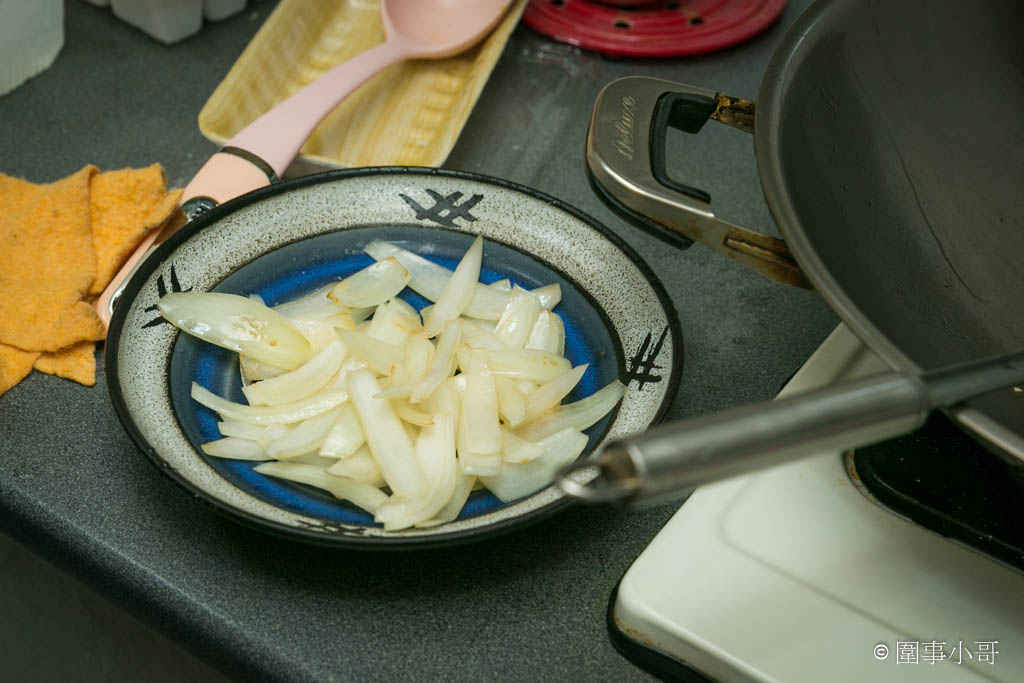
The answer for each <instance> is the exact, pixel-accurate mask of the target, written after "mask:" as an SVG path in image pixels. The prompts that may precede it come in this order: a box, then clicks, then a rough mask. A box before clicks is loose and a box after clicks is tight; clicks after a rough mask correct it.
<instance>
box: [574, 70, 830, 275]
mask: <svg viewBox="0 0 1024 683" xmlns="http://www.w3.org/2000/svg"><path fill="white" fill-rule="evenodd" d="M708 119H713V120H715V121H718V122H720V123H726V124H728V125H731V126H734V127H736V128H739V129H740V130H744V131H746V132H748V133H753V132H754V103H753V102H751V101H749V100H739V99H735V98H732V97H728V96H726V95H723V94H721V93H715V92H712V91H710V90H704V89H703V88H695V87H692V86H688V85H682V84H680V83H673V82H671V81H665V80H661V79H658V78H647V77H642V76H631V77H628V78H620V79H619V80H617V81H613V82H612V83H609V84H608V85H607V86H605V87H604V89H603V90H602V91H601V92H600V94H598V96H597V101H596V102H595V103H594V112H593V114H592V115H591V118H590V129H589V131H588V132H587V170H588V172H589V174H590V179H591V181H592V183H593V185H594V187H595V188H596V189H597V190H598V193H599V194H600V195H601V196H602V197H603V198H604V199H606V200H607V201H608V202H609V203H610V204H611V205H612V207H613V208H615V209H616V210H618V211H619V212H621V213H622V214H624V215H625V216H626V217H627V218H629V219H630V220H631V221H632V222H633V223H634V224H635V225H637V226H638V227H640V228H642V229H644V230H646V231H648V232H650V233H651V234H653V235H655V236H656V237H658V238H660V239H662V240H664V241H666V242H668V243H669V244H672V245H673V246H676V247H679V248H682V249H685V248H687V247H689V246H690V245H691V244H692V243H693V242H699V243H701V244H703V245H705V246H708V247H711V248H712V249H714V250H715V251H718V252H721V253H723V254H725V255H726V256H728V257H729V258H731V259H733V260H734V261H737V262H738V263H742V264H743V265H745V266H747V267H748V268H750V269H752V270H754V271H756V272H758V273H760V274H761V275H763V276H765V277H767V278H768V279H770V280H775V281H777V282H782V283H784V284H788V285H794V286H797V287H807V288H810V287H811V284H810V282H809V281H808V280H807V277H806V276H805V275H804V273H803V271H802V270H800V266H798V265H797V263H796V260H795V259H794V258H793V255H792V254H791V253H790V251H789V248H788V247H787V246H786V243H785V242H783V241H782V240H780V239H776V238H774V237H770V236H768V235H764V234H762V233H759V232H755V231H753V230H748V229H746V228H743V227H740V226H738V225H734V224H732V223H729V222H727V221H723V220H721V219H719V218H717V217H716V216H715V214H714V212H712V211H711V206H710V204H711V196H710V195H709V194H708V193H707V192H705V191H704V190H701V189H699V188H696V187H691V186H690V185H685V184H683V183H678V182H676V181H674V180H672V179H671V178H669V177H668V173H667V172H666V166H667V164H666V158H665V137H666V135H667V133H668V129H669V128H676V129H678V130H682V131H684V132H686V133H691V134H695V133H698V132H699V131H700V130H701V129H702V128H703V127H704V124H705V123H706V122H707V120H708Z"/></svg>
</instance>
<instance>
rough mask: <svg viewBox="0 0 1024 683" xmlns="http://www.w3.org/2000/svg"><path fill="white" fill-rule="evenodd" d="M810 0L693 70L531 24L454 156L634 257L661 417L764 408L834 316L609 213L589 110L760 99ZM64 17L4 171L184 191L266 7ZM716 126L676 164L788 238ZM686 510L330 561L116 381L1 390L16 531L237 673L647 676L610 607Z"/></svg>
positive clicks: (592, 514) (19, 113)
mask: <svg viewBox="0 0 1024 683" xmlns="http://www.w3.org/2000/svg"><path fill="white" fill-rule="evenodd" d="M807 4H809V3H808V2H807V1H806V0H790V3H789V6H788V7H787V8H786V10H785V11H784V13H783V15H782V17H781V19H780V20H779V21H778V22H777V23H776V24H775V25H774V26H772V27H771V28H770V29H769V30H768V31H767V32H765V33H764V34H762V35H761V36H759V37H756V38H754V39H753V40H751V41H749V42H748V43H746V44H743V45H741V46H738V47H736V48H733V49H729V50H725V51H723V52H719V53H716V54H713V55H710V56H705V57H697V58H686V59H678V60H657V61H654V60H651V61H648V60H608V59H604V58H601V57H599V56H597V55H594V54H591V53H586V52H581V51H579V50H577V49H575V48H571V47H568V46H565V45H560V44H556V43H554V42H551V41H549V40H547V39H545V38H543V37H541V36H539V35H537V34H535V33H533V32H532V31H530V30H529V29H527V28H526V27H523V26H521V27H520V28H519V29H518V30H517V31H516V32H515V33H514V35H513V36H512V39H511V41H510V42H509V44H508V46H507V48H506V49H505V52H504V54H503V56H502V58H501V60H500V61H499V63H498V65H497V67H496V69H495V70H494V73H493V75H492V76H491V80H490V82H489V84H488V85H487V87H486V88H485V90H484V92H483V95H482V97H481V99H480V101H479V103H478V105H477V107H476V110H475V111H474V113H473V114H472V116H471V117H470V119H469V122H468V125H467V126H466V128H465V130H464V131H463V133H462V136H461V138H460V139H459V142H458V144H457V145H456V147H455V150H454V152H453V153H452V155H451V157H450V158H449V160H448V162H447V164H446V166H447V167H449V168H455V169H462V170H468V171H475V172H480V173H485V174H489V175H494V176H499V177H503V178H507V179H510V180H513V181H516V182H519V183H523V184H525V185H529V186H533V187H536V188H538V189H540V190H543V191H544V192H547V193H549V194H552V195H554V196H556V197H558V198H560V199H562V200H564V201H566V202H568V203H570V204H573V205H575V206H577V207H579V208H580V209H582V210H583V211H585V212H587V213H589V214H591V215H592V216H594V217H595V218H596V219H597V220H598V221H600V222H602V223H604V224H606V225H608V226H609V227H611V228H612V229H613V230H615V231H616V232H618V233H619V234H620V235H622V236H623V237H624V238H625V239H626V240H628V241H629V242H630V243H631V244H632V245H633V246H634V247H635V248H636V249H637V251H639V252H640V253H641V255H642V256H643V257H644V258H645V259H646V260H647V262H648V263H649V264H650V265H651V267H652V268H653V269H654V271H655V272H656V273H657V275H658V276H659V277H660V278H661V280H662V282H663V283H664V285H665V286H666V288H667V290H668V292H669V293H670V295H671V297H672V300H673V302H674V303H675V306H676V308H677V310H678V312H679V316H680V318H681V321H682V326H683V335H684V340H685V365H684V372H683V381H682V385H681V389H680V392H679V394H678V396H677V397H676V399H675V400H674V402H673V404H672V406H671V408H670V411H669V413H668V417H669V419H674V418H680V417H684V416H690V415H696V414H700V413H704V412H708V411H711V410H714V409H718V408H723V407H727V406H731V405H736V404H740V403H744V402H749V401H752V400H760V399H766V398H769V397H771V396H772V395H773V394H774V393H775V391H776V390H777V389H778V388H779V387H780V386H781V385H782V383H783V382H784V381H785V380H786V379H787V378H788V377H789V376H790V375H791V374H792V373H793V372H794V371H796V370H797V368H798V367H799V366H800V365H801V364H802V363H803V361H805V360H806V359H807V357H808V356H809V355H810V354H811V352H812V351H813V350H814V349H815V348H816V347H817V346H818V344H820V342H821V341H822V340H823V339H824V337H825V336H826V335H827V334H828V332H829V331H830V330H831V329H832V328H833V327H834V326H835V324H836V318H835V316H834V315H833V314H832V312H831V311H830V310H829V309H828V307H827V306H826V305H825V304H824V302H823V301H822V300H821V299H820V298H819V297H818V295H816V294H814V293H813V292H807V291H797V290H794V289H789V288H785V287H782V286H779V285H774V284H771V283H768V282H766V281H764V280H762V279H760V278H759V277H758V276H756V275H753V274H751V273H748V272H746V271H744V270H743V269H742V268H740V267H739V266H736V265H734V264H732V263H730V262H728V261H726V260H725V259H723V258H721V257H719V256H717V255H715V254H713V253H711V252H710V251H709V250H707V249H704V248H700V247H695V248H693V249H690V250H688V251H686V252H679V251H674V250H672V249H670V248H667V247H665V246H664V245H663V244H662V243H661V242H659V241H658V240H656V239H654V238H651V237H649V236H647V235H646V234H644V233H642V232H640V231H639V230H637V229H635V228H633V227H631V226H629V225H628V224H626V223H625V222H624V221H622V220H621V219H620V218H618V217H617V216H616V215H614V214H612V213H611V212H610V211H609V210H608V209H607V208H605V206H604V205H603V204H602V203H601V202H600V201H599V200H598V199H597V197H596V196H595V195H594V194H593V192H592V190H591V189H590V187H589V185H588V182H587V179H586V176H585V174H584V170H583V142H584V135H585V132H586V127H587V119H588V116H589V112H590V107H591V105H592V103H593V101H594V97H595V96H596V95H597V92H598V90H599V89H600V88H601V87H602V86H603V85H604V84H606V83H607V82H609V81H611V80H612V79H614V78H617V77H619V76H624V75H652V76H659V77H663V78H668V79H672V80H678V81H683V82H689V83H692V84H695V85H699V86H703V87H707V88H712V89H718V90H721V91H723V92H727V93H729V94H732V95H735V96H739V97H754V96H755V95H756V94H757V87H758V83H759V80H760V76H761V74H762V72H763V70H764V67H765V65H766V64H767V61H768V59H769V57H770V55H771V51H772V49H773V47H774V45H775V44H776V43H777V41H778V40H779V38H780V37H781V36H782V34H783V32H784V29H785V27H786V26H788V25H789V24H790V23H791V22H792V21H793V20H794V19H795V17H796V16H797V15H798V14H799V12H800V11H801V10H802V9H803V8H804V7H805V6H806V5H807ZM66 9H67V19H66V34H67V38H66V44H65V47H64V49H63V51H62V52H61V54H60V56H59V57H58V59H57V61H56V63H55V64H54V65H53V67H52V68H50V69H49V70H48V71H46V72H45V73H43V74H42V75H40V76H39V77H37V78H35V79H32V80H31V81H29V82H28V83H26V84H25V85H24V86H22V87H21V88H19V89H18V90H16V91H14V92H13V93H10V94H8V95H6V96H4V97H0V130H2V131H3V136H2V139H0V172H4V173H7V174H11V175H16V176H22V177H25V178H27V179H29V180H32V181H50V180H55V179H57V178H59V177H62V176H64V175H67V174H69V173H71V172H73V171H75V170H76V169H78V168H80V167H81V166H82V165H84V164H87V163H92V164H96V165H98V166H99V167H101V168H102V169H114V168H120V167H124V166H136V167H138V166H144V165H147V164H150V163H152V162H154V161H159V162H161V163H162V164H163V165H164V167H165V168H166V170H167V174H168V178H169V180H170V182H171V183H172V184H174V185H182V184H184V183H185V182H186V181H187V180H188V179H189V178H190V176H191V174H192V173H193V172H194V171H195V170H196V169H197V168H198V167H199V165H200V164H201V163H202V161H203V160H204V159H205V158H206V157H207V156H208V155H209V154H210V153H211V152H212V151H213V150H214V146H213V145H212V144H211V143H209V142H208V141H206V140H205V139H204V138H203V137H202V136H201V135H200V133H199V131H198V128H197V125H196V115H197V114H198V112H199V110H200V108H201V107H202V105H203V103H204V102H205V101H206V99H207V98H208V97H209V95H210V93H211V92H212V91H213V89H214V87H215V86H216V84H217V83H218V82H219V81H220V79H221V78H222V77H223V75H224V74H225V73H226V72H227V70H228V69H229V68H230V66H231V64H232V63H233V61H234V59H235V58H236V57H237V55H238V54H239V53H240V52H241V50H242V49H243V48H244V46H245V44H246V43H247V41H248V40H249V39H250V38H251V37H252V35H253V34H254V33H255V31H256V30H257V29H258V28H259V26H260V24H261V23H262V21H263V20H264V19H265V17H266V16H267V14H268V13H269V12H270V11H271V10H272V4H271V3H258V4H250V6H249V9H247V10H246V11H245V12H243V13H242V14H240V15H237V16H236V17H234V18H232V19H229V20H227V21H225V22H223V23H220V24H208V25H207V26H206V27H205V28H204V29H203V31H202V32H201V33H199V34H198V35H197V36H195V37H193V38H190V39H188V40H186V41H184V42H182V43H180V44H178V45H174V46H171V47H166V46H162V45H160V44H158V43H156V42H154V41H152V40H150V39H149V38H147V37H146V36H144V35H143V34H141V33H139V32H137V31H135V30H134V29H132V28H130V27H128V26H127V25H125V24H122V23H120V22H118V21H117V20H115V19H114V17H113V16H112V15H111V14H110V12H109V11H108V10H102V9H97V8H95V7H92V6H90V5H87V4H86V3H84V2H81V1H80V0H72V1H70V2H69V3H68V4H67V6H66ZM714 128H718V129H719V130H713V131H710V132H709V133H708V134H707V135H701V136H700V137H699V138H697V139H693V138H689V137H686V136H683V135H682V134H680V135H678V136H670V139H669V147H670V150H669V156H670V158H671V159H672V160H673V162H672V163H673V165H672V167H671V170H672V172H673V173H674V174H676V175H677V176H678V177H680V178H685V179H686V180H688V181H690V182H692V183H693V184H697V185H699V186H701V187H704V188H706V189H708V190H709V191H710V192H711V193H712V196H713V197H714V203H713V206H714V207H715V208H716V211H718V213H719V214H720V215H722V216H723V217H724V218H727V219H729V220H732V221H734V222H737V223H739V224H741V225H747V226H749V227H755V228H759V229H765V230H769V231H772V232H774V228H773V227H771V219H770V217H769V214H768V211H767V208H766V206H765V204H764V201H763V199H762V196H761V192H760V186H759V184H758V180H757V172H756V168H755V165H754V158H753V144H752V140H751V139H750V137H749V136H745V135H744V134H742V133H739V132H737V131H733V130H731V129H723V127H721V126H717V127H714ZM684 137H686V139H683V138H684ZM100 363H101V364H100V367H101V370H102V359H100ZM676 505H678V503H677V504H676ZM674 509H675V505H663V506H660V507H654V508H650V509H647V510H645V511H642V512H636V513H623V512H616V511H613V510H610V509H605V508H573V509H570V510H568V511H566V512H563V513H561V514H559V515H557V516H555V517H554V518H552V519H549V520H547V521H544V522H541V523H540V524H538V525H536V526H533V527H530V528H528V529H525V530H522V531H518V532H515V533H512V534H509V535H506V536H504V537H500V538H497V539H493V540H487V541H484V542H478V543H476V544H472V545H468V546H464V547H460V548H455V549H447V550H442V551H431V552H419V553H413V554H384V555H381V554H367V553H355V552H339V551H329V550H324V549H321V548H313V547H306V546H302V545H297V544H293V543H289V542H285V541H282V540H279V539H276V538H273V537H270V536H267V535H263V534H261V533H259V532H256V531H253V530H250V529H248V528H244V527H242V526H240V525H238V524H236V523H234V522H232V521H230V520H228V519H226V518H223V517H221V516H219V515H217V514H215V513H213V512H212V511H211V510H210V509H209V508H208V507H206V506H203V505H199V504H197V503H196V501H195V500H193V499H192V498H191V497H190V496H189V494H187V493H186V492H185V491H184V490H182V489H180V488H178V487H177V486H176V485H175V484H173V483H172V482H171V481H169V480H168V479H167V478H165V477H161V476H159V475H158V473H157V471H156V470H155V469H154V468H153V467H152V465H150V464H149V463H148V462H147V461H146V459H145V458H144V457H142V456H141V455H140V454H139V453H138V452H137V451H136V450H135V447H134V445H133V444H132V442H131V441H130V440H129V438H128V436H127V435H126V434H125V433H124V431H123V430H122V429H121V425H120V424H119V422H118V420H117V418H116V417H115V415H114V412H113V410H112V408H111V406H110V403H109V400H108V398H107V394H106V388H105V386H104V382H103V378H102V375H101V376H100V378H99V382H98V384H97V386H96V387H93V388H86V387H82V386H79V385H77V384H73V383H70V382H67V381H65V380H61V379H58V378H56V377H52V376H49V375H42V374H38V373H34V374H32V375H31V376H30V377H29V378H28V379H27V380H26V381H24V382H23V383H22V384H20V385H19V386H17V387H16V388H14V389H13V390H12V391H10V392H9V393H8V394H6V395H4V396H3V397H0V531H2V532H4V533H6V534H9V535H11V536H13V537H14V538H15V539H17V540H18V541H20V542H21V543H23V544H24V545H25V546H27V547H28V548H30V549H31V550H33V551H35V552H37V553H39V554H40V555H42V556H43V557H45V558H47V559H48V560H50V561H52V562H53V563H54V564H56V565H58V566H59V567H62V568H63V569H65V570H66V571H68V572H70V573H71V574H72V575H74V576H76V577H78V578H79V579H81V580H82V581H84V582H85V583H86V584H88V585H91V586H92V587H94V588H96V589H98V590H99V591H100V592H101V593H103V594H104V595H106V596H107V597H109V598H110V599H111V600H112V601H114V603H115V604H117V605H119V606H121V607H123V608H125V609H127V610H128V611H130V612H132V613H133V614H136V615H137V616H139V617H140V618H141V619H143V620H144V621H145V622H147V623H148V624H150V625H152V626H154V627H155V628H157V629H158V630H160V631H161V632H163V633H165V634H167V635H169V636H170V637H171V638H173V639H175V640H177V641H178V642H180V643H182V644H183V645H184V646H185V647H186V648H187V649H188V650H190V651H192V652H194V653H195V654H197V655H198V656H199V657H201V658H203V659H204V660H206V661H207V662H209V663H211V664H212V665H213V666H215V667H216V668H218V669H220V670H221V671H223V672H225V673H227V674H228V675H230V676H234V677H238V678H242V679H251V678H254V677H259V678H273V679H287V680H342V679H360V680H364V679H413V678H415V679H431V678H445V679H481V678H500V679H510V678H511V679H524V680H529V679H537V678H540V677H550V678H559V679H563V680H623V679H642V678H644V677H645V674H644V673H643V672H642V671H641V670H639V669H637V668H635V667H634V666H633V665H632V664H630V663H629V662H628V661H627V660H625V659H624V658H622V657H621V656H620V655H619V654H617V653H616V652H615V650H614V649H613V648H612V646H611V644H610V642H609V640H608V637H607V635H606V631H605V610H606V607H607V602H608V598H609V596H610V594H611V592H612V590H613V589H614V587H615V584H616V582H617V581H618V579H619V577H620V576H621V575H622V573H623V572H624V571H625V570H626V568H627V567H628V566H629V564H630V562H631V561H632V560H633V559H634V558H635V557H636V556H637V555H638V554H639V553H640V552H641V551H642V550H643V548H644V547H645V546H646V545H647V543H648V542H649V541H650V540H651V538H653V536H654V535H655V534H656V533H657V531H658V530H659V529H660V528H661V526H662V525H663V524H664V523H665V521H666V520H667V519H668V517H669V516H670V515H671V514H672V512H673V511H674Z"/></svg>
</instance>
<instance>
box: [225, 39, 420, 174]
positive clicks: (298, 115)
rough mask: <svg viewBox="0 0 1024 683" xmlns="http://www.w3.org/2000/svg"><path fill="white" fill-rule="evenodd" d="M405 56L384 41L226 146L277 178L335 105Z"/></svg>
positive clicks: (399, 48) (395, 45) (322, 78)
mask: <svg viewBox="0 0 1024 683" xmlns="http://www.w3.org/2000/svg"><path fill="white" fill-rule="evenodd" d="M406 56H407V53H406V52H405V50H404V48H403V47H402V44H401V43H400V42H398V41H387V42H384V43H381V44H379V45H376V46H374V47H372V48H370V49H369V50H367V51H365V52H361V53H360V54H358V55H356V56H355V57H353V58H352V59H349V60H348V61H346V62H343V63H342V64H339V65H338V66H336V67H334V68H333V69H331V70H330V71H328V72H326V73H325V74H323V75H322V76H320V77H319V78H317V79H316V80H315V81H313V82H312V83H310V84H309V85H307V86H305V87H304V88H302V89H301V90H299V91H298V92H296V93H295V94H293V95H291V96H290V97H289V98H288V99H286V100H284V101H283V102H281V103H280V104H278V105H276V106H275V107H274V108H273V109H271V110H270V111H268V112H267V113H265V114H263V115H262V116H260V117H259V118H258V119H256V120H255V121H253V122H252V123H250V124H249V125H248V126H246V127H245V128H243V129H242V130H241V131H239V132H238V134H236V135H235V136H234V137H233V138H231V140H229V141H228V143H227V146H229V147H235V148H238V149H244V150H246V151H247V152H250V153H252V154H255V155H256V156H257V157H259V158H260V159H262V160H263V161H264V162H266V164H267V165H268V166H270V168H272V169H273V170H274V172H275V173H277V175H279V176H280V175H283V174H284V171H285V169H286V168H288V164H290V163H291V162H292V159H294V158H295V155H296V154H298V153H299V149H300V148H301V147H302V145H303V143H305V141H306V139H307V138H308V137H309V136H310V135H311V134H312V133H313V131H314V130H315V129H316V127H317V126H318V125H319V124H320V122H321V121H322V120H323V119H324V118H325V117H326V116H327V115H328V114H329V113H331V111H332V110H333V109H334V108H335V107H336V106H338V103H339V102H341V101H342V100H343V99H345V98H346V97H348V95H349V94H351V93H352V92H353V91H354V90H355V89H356V88H358V87H359V86H360V85H362V84H363V83H365V82H366V81H368V80H369V79H370V78H371V77H373V76H374V75H376V74H377V73H379V72H380V71H382V70H383V69H385V68H386V67H388V66H390V65H392V64H394V63H395V62H399V61H401V60H402V59H404V58H405V57H406Z"/></svg>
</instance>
